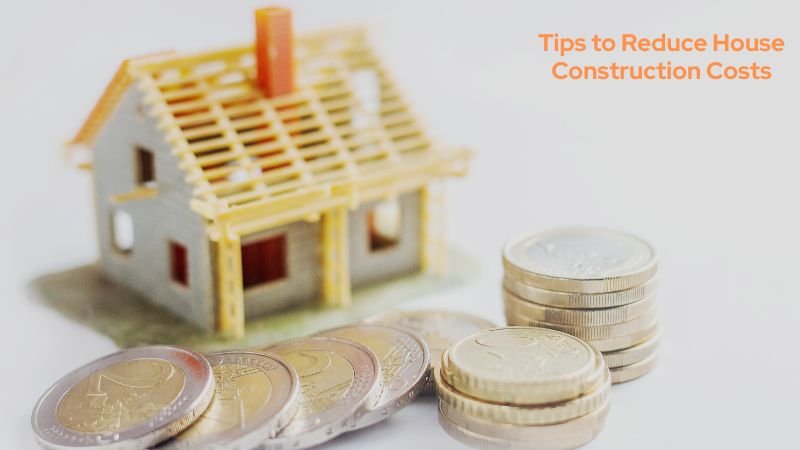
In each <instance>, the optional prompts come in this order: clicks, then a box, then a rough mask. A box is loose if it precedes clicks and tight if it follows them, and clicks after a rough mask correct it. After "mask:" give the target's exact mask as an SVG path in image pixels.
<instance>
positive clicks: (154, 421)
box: [31, 346, 214, 450]
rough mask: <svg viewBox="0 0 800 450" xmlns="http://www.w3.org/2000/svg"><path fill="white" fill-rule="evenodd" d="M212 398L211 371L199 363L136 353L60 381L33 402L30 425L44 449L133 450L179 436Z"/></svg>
mask: <svg viewBox="0 0 800 450" xmlns="http://www.w3.org/2000/svg"><path fill="white" fill-rule="evenodd" d="M213 394H214V377H213V376H212V373H211V366H210V365H209V364H208V361H206V359H205V358H204V357H203V356H202V355H200V354H198V353H195V352H193V351H190V350H186V349H182V348H178V347H171V346H152V347H139V348H134V349H130V350H123V351H121V352H117V353H114V354H111V355H108V356H106V357H103V358H100V359H98V360H96V361H93V362H91V363H89V364H87V365H85V366H83V367H81V368H79V369H77V370H75V371H73V372H71V373H69V374H68V375H66V376H65V377H64V378H62V379H61V380H59V381H58V382H56V383H55V384H54V385H53V386H52V387H50V389H48V390H47V392H46V393H45V394H44V395H43V396H42V397H41V398H40V399H39V402H38V403H37V404H36V407H35V408H34V410H33V415H32V418H31V422H32V425H33V430H34V433H35V435H36V439H37V441H38V442H39V444H40V445H41V446H42V447H44V448H48V449H62V450H63V449H73V450H74V449H76V448H92V449H115V450H116V449H141V448H146V447H149V446H151V445H154V444H157V443H158V442H161V441H163V440H165V439H168V438H170V437H172V436H174V435H176V434H178V433H180V432H181V431H183V430H184V429H185V428H186V427H188V426H189V425H190V424H191V423H192V421H194V420H195V418H196V417H197V416H199V415H200V414H201V413H202V412H203V411H204V410H205V409H206V407H208V405H209V403H210V402H211V398H212V396H213Z"/></svg>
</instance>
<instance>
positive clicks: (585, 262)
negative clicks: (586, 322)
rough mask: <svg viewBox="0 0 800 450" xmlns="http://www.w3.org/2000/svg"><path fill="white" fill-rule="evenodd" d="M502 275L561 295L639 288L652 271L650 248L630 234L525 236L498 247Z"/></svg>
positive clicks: (574, 231)
mask: <svg viewBox="0 0 800 450" xmlns="http://www.w3.org/2000/svg"><path fill="white" fill-rule="evenodd" d="M503 266H504V267H505V270H506V276H507V277H509V278H511V279H513V280H514V281H517V282H520V283H522V284H529V285H531V286H534V287H537V288H540V289H547V290H551V291H560V292H574V293H603V292H616V291H622V290H625V289H630V288H633V287H635V286H639V285H641V284H643V283H644V282H646V281H647V280H649V279H651V278H652V277H653V276H654V275H655V273H656V270H657V266H658V263H657V256H656V252H655V249H654V248H653V247H652V246H651V245H650V244H648V243H647V242H645V241H643V240H641V239H639V238H637V237H635V236H632V235H630V234H626V233H622V232H618V231H613V230H606V229H602V228H556V229H553V230H547V231H543V232H537V233H526V234H523V235H520V236H517V237H515V238H513V239H511V240H510V241H509V242H508V243H507V244H506V245H505V247H504V248H503Z"/></svg>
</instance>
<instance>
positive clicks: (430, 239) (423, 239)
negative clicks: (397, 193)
mask: <svg viewBox="0 0 800 450" xmlns="http://www.w3.org/2000/svg"><path fill="white" fill-rule="evenodd" d="M434 183H435V182H431V183H428V184H427V185H425V187H423V188H422V189H420V191H419V224H420V234H419V236H420V242H419V250H420V267H421V268H422V270H423V271H425V272H431V273H435V274H438V275H444V274H445V272H446V271H447V244H446V242H445V233H444V231H445V230H444V192H443V186H442V185H441V184H434Z"/></svg>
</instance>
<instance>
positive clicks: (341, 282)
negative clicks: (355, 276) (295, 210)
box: [322, 206, 351, 306]
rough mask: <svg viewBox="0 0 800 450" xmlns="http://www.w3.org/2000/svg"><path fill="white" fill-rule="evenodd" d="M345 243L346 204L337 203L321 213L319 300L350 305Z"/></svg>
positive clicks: (333, 304)
mask: <svg viewBox="0 0 800 450" xmlns="http://www.w3.org/2000/svg"><path fill="white" fill-rule="evenodd" d="M347 245H348V243H347V207H346V206H337V207H335V208H333V209H331V210H329V211H326V212H325V213H323V214H322V271H323V277H322V300H323V303H324V304H325V305H328V306H348V305H350V300H351V292H350V255H349V251H348V247H347Z"/></svg>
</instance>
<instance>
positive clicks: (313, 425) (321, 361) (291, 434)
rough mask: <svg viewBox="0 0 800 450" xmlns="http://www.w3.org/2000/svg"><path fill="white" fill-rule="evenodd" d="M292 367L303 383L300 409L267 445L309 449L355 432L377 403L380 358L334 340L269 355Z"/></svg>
mask: <svg viewBox="0 0 800 450" xmlns="http://www.w3.org/2000/svg"><path fill="white" fill-rule="evenodd" d="M264 350H265V351H267V352H270V353H274V354H276V355H278V356H280V357H281V358H282V359H283V360H285V361H286V362H288V363H289V364H291V365H292V367H294V369H295V370H296V371H297V375H298V376H299V377H300V407H299V410H298V412H297V414H296V415H295V416H294V418H293V419H292V421H291V422H290V423H289V425H288V426H286V428H284V429H283V430H282V431H281V433H280V434H279V435H278V436H277V437H276V438H275V439H274V440H272V441H270V442H269V444H268V445H267V446H268V447H269V448H308V447H313V446H315V445H319V444H321V443H323V442H326V441H329V440H331V439H333V438H334V437H336V436H338V435H339V434H341V433H344V432H346V431H350V430H352V429H354V428H355V426H356V420H357V418H358V416H359V415H360V414H361V413H362V412H363V411H365V410H367V409H369V408H370V407H371V406H373V405H375V402H376V401H377V400H378V398H379V395H380V392H381V387H382V382H381V381H382V379H381V370H380V362H379V361H378V358H377V356H375V352H373V351H372V350H370V349H368V348H367V347H365V346H363V345H361V344H358V343H355V342H352V341H347V340H344V339H338V338H334V337H321V336H316V337H315V336H312V337H303V338H297V339H292V340H289V341H285V342H279V343H277V344H275V345H272V346H270V347H267V348H266V349H264Z"/></svg>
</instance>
